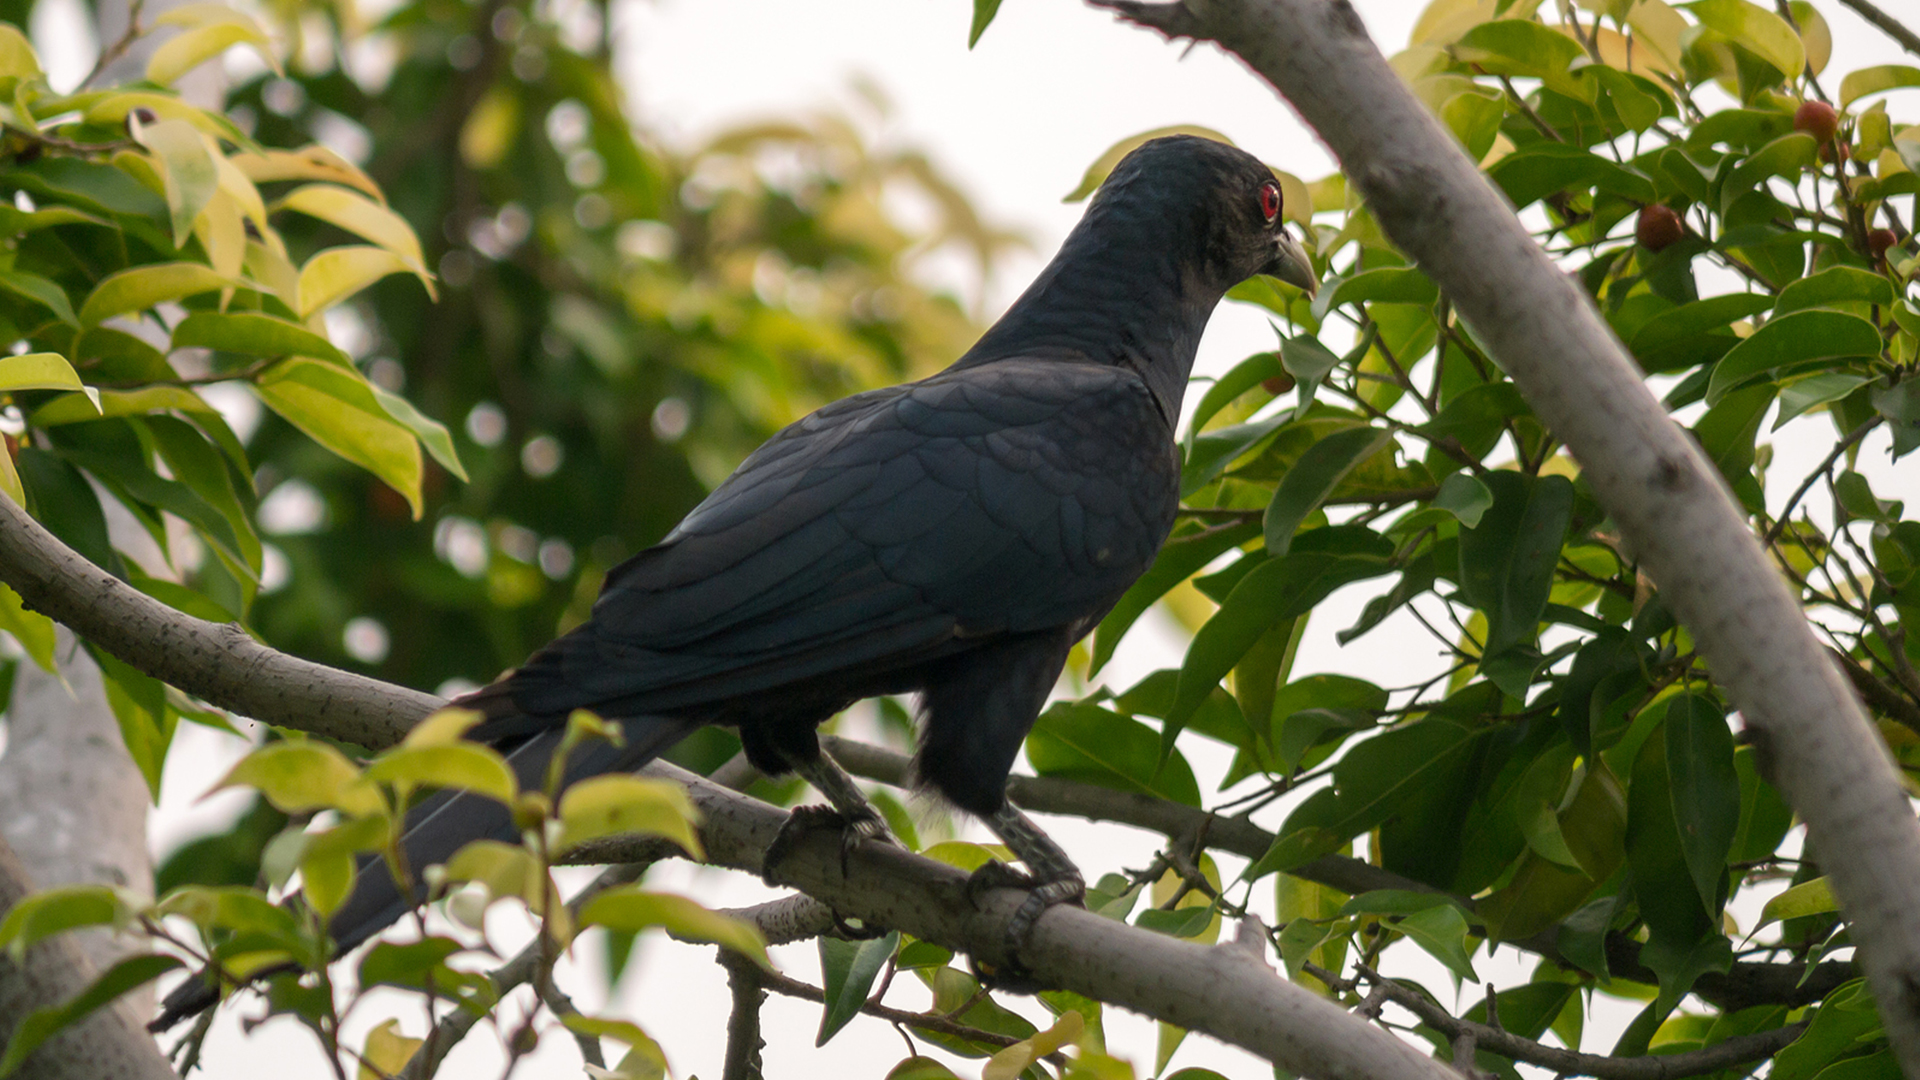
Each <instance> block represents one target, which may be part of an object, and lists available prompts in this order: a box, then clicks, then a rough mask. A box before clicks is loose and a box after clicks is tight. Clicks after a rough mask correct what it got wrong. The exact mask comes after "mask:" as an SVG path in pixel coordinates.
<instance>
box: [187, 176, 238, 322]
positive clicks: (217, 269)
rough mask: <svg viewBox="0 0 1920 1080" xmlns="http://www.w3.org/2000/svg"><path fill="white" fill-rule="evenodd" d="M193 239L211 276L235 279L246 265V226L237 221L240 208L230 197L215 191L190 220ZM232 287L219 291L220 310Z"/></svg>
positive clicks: (229, 295) (216, 189) (228, 297)
mask: <svg viewBox="0 0 1920 1080" xmlns="http://www.w3.org/2000/svg"><path fill="white" fill-rule="evenodd" d="M193 235H194V236H195V237H196V238H198V239H199V241H200V247H201V249H202V250H203V251H205V252H206V253H207V262H209V263H211V264H212V265H213V272H214V273H216V274H219V275H221V276H223V277H228V278H238V277H239V276H240V271H241V270H242V269H244V268H245V266H246V261H247V226H246V224H245V223H244V222H243V221H242V220H241V212H240V204H239V203H237V202H235V201H234V199H233V197H232V196H231V195H228V194H227V193H226V192H225V191H223V190H220V189H219V188H215V189H214V191H213V194H212V195H211V196H210V197H209V198H208V199H207V205H206V206H205V207H203V208H202V209H201V211H200V214H199V216H198V217H195V218H194V219H193ZM232 296H233V286H231V285H229V286H228V287H227V288H226V289H224V290H222V291H221V297H220V302H221V306H223V307H224V306H225V305H226V302H227V301H228V300H230V299H232Z"/></svg>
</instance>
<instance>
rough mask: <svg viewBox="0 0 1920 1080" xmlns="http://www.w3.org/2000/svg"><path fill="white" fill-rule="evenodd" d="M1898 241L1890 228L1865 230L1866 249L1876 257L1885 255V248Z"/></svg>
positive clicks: (1881, 257)
mask: <svg viewBox="0 0 1920 1080" xmlns="http://www.w3.org/2000/svg"><path fill="white" fill-rule="evenodd" d="M1899 242H1900V238H1899V237H1897V236H1895V235H1893V230H1892V229H1871V230H1868V232H1867V250H1869V251H1871V252H1873V257H1874V258H1876V259H1884V258H1886V257H1887V249H1888V248H1891V247H1892V246H1893V245H1895V244H1897V243H1899Z"/></svg>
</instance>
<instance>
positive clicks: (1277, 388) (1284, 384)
mask: <svg viewBox="0 0 1920 1080" xmlns="http://www.w3.org/2000/svg"><path fill="white" fill-rule="evenodd" d="M1260 388H1261V389H1262V390H1265V391H1266V392H1267V393H1269V394H1272V395H1273V396H1274V397H1279V396H1280V395H1281V394H1284V393H1286V392H1287V391H1289V390H1291V389H1293V376H1291V375H1275V376H1274V377H1273V378H1271V379H1261V380H1260Z"/></svg>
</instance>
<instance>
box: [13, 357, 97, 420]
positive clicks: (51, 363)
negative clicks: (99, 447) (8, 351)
mask: <svg viewBox="0 0 1920 1080" xmlns="http://www.w3.org/2000/svg"><path fill="white" fill-rule="evenodd" d="M10 390H78V391H80V392H82V393H85V394H86V395H87V400H89V401H91V402H92V403H93V411H94V414H95V415H98V414H99V412H100V394H99V392H98V391H96V390H93V389H92V388H91V387H89V386H87V385H85V384H84V383H82V382H81V381H80V375H79V373H78V372H76V371H74V370H73V365H72V364H69V363H67V358H66V357H64V356H61V355H60V354H59V353H50V352H42V353H22V354H21V355H19V356H6V357H0V391H10Z"/></svg>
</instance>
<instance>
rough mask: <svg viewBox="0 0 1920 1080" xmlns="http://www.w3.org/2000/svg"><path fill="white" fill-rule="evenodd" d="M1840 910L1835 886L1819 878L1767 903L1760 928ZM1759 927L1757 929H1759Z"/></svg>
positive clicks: (1762, 911)
mask: <svg viewBox="0 0 1920 1080" xmlns="http://www.w3.org/2000/svg"><path fill="white" fill-rule="evenodd" d="M1839 910H1840V899H1839V898H1838V897H1836V896H1834V895H1833V886H1832V885H1830V884H1829V883H1828V882H1827V879H1826V878H1825V877H1817V878H1814V879H1813V880H1812V881H1803V882H1801V883H1800V884H1798V885H1795V886H1794V887H1793V888H1791V889H1788V890H1787V891H1786V892H1783V893H1781V894H1780V895H1779V896H1776V897H1774V898H1773V899H1771V900H1769V901H1767V906H1766V907H1763V908H1761V909H1760V923H1759V926H1765V925H1767V924H1768V923H1772V922H1779V921H1780V920H1782V919H1799V918H1804V917H1805V916H1808V915H1824V914H1826V913H1827V912H1830V911H1839ZM1759 926H1756V927H1755V929H1756V930H1757V929H1759Z"/></svg>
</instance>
